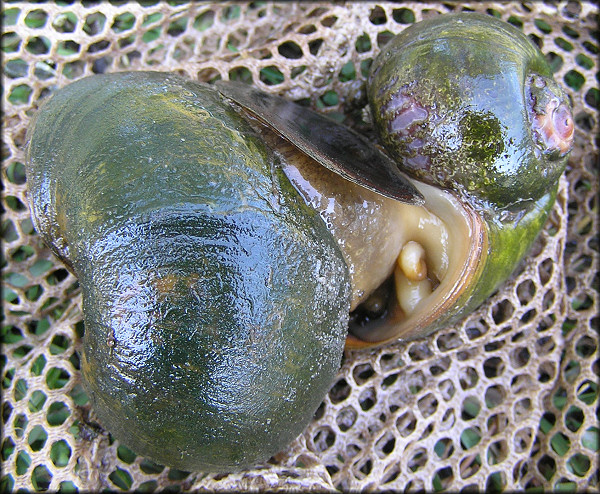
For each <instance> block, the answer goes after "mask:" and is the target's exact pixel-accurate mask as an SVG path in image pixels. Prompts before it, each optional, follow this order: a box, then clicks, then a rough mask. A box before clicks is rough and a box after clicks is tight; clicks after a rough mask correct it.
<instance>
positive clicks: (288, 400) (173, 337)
mask: <svg viewBox="0 0 600 494" xmlns="http://www.w3.org/2000/svg"><path fill="white" fill-rule="evenodd" d="M28 139H29V143H28V162H27V179H28V187H29V199H30V207H31V210H32V213H33V218H34V221H35V224H36V228H37V230H38V232H39V233H40V234H41V236H42V237H43V238H44V240H45V241H46V242H47V243H48V244H49V245H50V246H51V247H52V248H53V250H54V251H55V252H56V253H57V254H58V255H59V256H60V257H61V258H62V259H63V260H64V261H65V262H66V263H67V264H68V265H69V266H70V267H71V268H72V270H73V271H74V272H75V274H76V275H77V277H78V278H79V281H80V284H81V287H82V294H83V312H84V322H85V335H84V337H83V355H82V374H83V377H84V382H85V386H86V389H87V391H88V393H89V395H90V399H91V402H92V406H93V409H94V412H95V413H96V415H97V416H98V417H99V419H100V421H101V423H102V425H103V426H104V427H106V429H107V430H109V431H110V432H111V433H112V434H113V435H114V436H115V437H116V438H117V439H119V440H120V441H121V442H123V443H124V444H126V445H127V446H129V447H131V448H132V449H133V450H134V451H135V452H136V453H138V454H141V455H144V456H147V457H149V458H151V459H153V460H154V461H156V462H158V463H160V464H164V465H167V466H170V467H176V468H179V469H183V470H188V471H189V470H192V471H198V470H201V471H218V472H222V471H232V470H239V469H242V468H245V467H250V466H253V465H255V464H256V463H259V462H264V461H266V460H267V459H268V458H269V457H270V456H271V455H273V454H275V453H277V452H278V451H280V450H281V449H282V448H284V447H285V446H286V445H287V444H288V443H289V442H291V441H292V440H293V439H294V438H295V437H296V436H297V435H298V434H300V433H301V432H302V430H303V429H304V427H306V425H307V424H308V422H309V421H310V419H311V418H312V416H313V414H314V412H315V410H316V409H317V407H318V406H319V404H320V403H321V401H322V399H323V396H325V394H326V393H327V391H328V389H329V387H330V386H331V383H332V381H333V379H334V378H335V375H336V373H337V370H338V369H339V365H340V360H341V357H342V353H343V348H344V341H345V336H346V332H347V321H348V311H349V296H350V293H349V280H348V272H347V267H346V264H345V262H344V259H343V257H342V255H341V253H340V251H339V249H338V246H337V244H336V243H335V241H334V240H333V238H332V237H331V235H330V234H329V232H328V230H327V228H326V226H325V224H324V223H323V221H322V220H321V219H320V218H319V216H318V215H317V214H316V213H315V212H314V211H313V210H312V209H311V208H309V207H307V206H306V205H305V204H304V202H303V201H302V200H299V199H298V196H297V192H296V191H295V190H294V189H293V188H292V186H291V184H290V183H289V181H288V180H287V178H286V177H285V175H284V174H283V173H282V171H281V169H280V168H279V167H278V158H277V157H276V156H275V155H274V153H273V152H272V150H270V149H269V148H268V147H267V146H266V145H265V144H264V142H263V141H262V140H261V139H260V136H258V135H257V134H256V133H255V132H254V131H253V130H252V129H251V128H250V127H249V126H248V125H247V123H246V121H245V120H244V119H243V118H242V117H241V116H240V115H239V113H237V112H236V111H235V110H234V109H233V108H232V106H231V105H230V104H229V102H228V101H226V100H225V99H224V98H223V97H222V96H221V95H220V94H219V93H218V92H217V91H215V90H214V89H212V88H210V87H208V86H205V85H201V84H197V83H194V82H191V81H186V80H183V79H181V78H179V77H177V76H174V75H169V74H161V73H153V72H132V73H117V74H105V75H99V76H93V77H90V78H86V79H82V80H79V81H77V82H74V83H72V84H71V85H69V86H67V87H65V88H63V89H60V90H58V91H57V92H56V93H54V95H53V96H52V97H51V98H50V99H49V100H48V101H47V102H46V103H45V104H44V105H43V107H42V108H41V109H40V111H39V112H38V114H37V117H36V121H35V123H34V125H33V126H32V127H31V128H30V129H29V134H28Z"/></svg>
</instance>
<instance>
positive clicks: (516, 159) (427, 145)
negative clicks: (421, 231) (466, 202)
mask: <svg viewBox="0 0 600 494" xmlns="http://www.w3.org/2000/svg"><path fill="white" fill-rule="evenodd" d="M534 79H535V80H537V81H539V82H540V85H541V87H540V91H541V94H538V95H537V98H538V99H542V95H543V96H546V95H550V96H551V98H550V99H552V98H554V99H555V100H556V101H560V103H563V106H562V107H561V112H559V115H562V116H563V118H562V123H561V122H560V121H559V122H558V123H557V125H558V126H559V127H560V128H561V129H560V132H559V133H560V135H562V136H563V138H564V139H571V140H572V135H571V136H568V132H567V131H566V130H565V129H564V127H565V125H570V126H571V129H572V121H568V122H567V124H565V118H564V114H563V113H564V112H567V111H569V110H568V106H565V105H568V101H567V100H566V96H565V95H564V93H563V92H562V90H560V88H558V86H556V84H555V83H554V82H553V81H552V72H551V70H550V67H549V65H548V64H547V62H546V60H545V59H544V57H543V55H542V54H541V53H540V52H539V51H538V50H537V48H536V47H535V46H534V45H533V44H532V43H531V42H530V41H529V40H528V39H527V38H526V37H525V36H524V35H523V34H522V33H521V32H520V31H518V30H517V29H516V28H514V27H513V26H511V25H509V24H507V23H505V22H502V21H499V20H497V19H495V18H493V17H491V16H488V15H480V14H464V13H463V14H456V15H448V16H441V17H437V18H434V19H430V20H427V21H423V22H421V23H419V24H417V25H414V26H411V27H409V28H408V29H406V30H405V31H403V32H402V33H401V34H400V35H398V36H397V37H395V38H394V39H393V40H392V41H391V42H390V43H389V44H387V45H386V46H385V47H384V49H383V50H382V52H381V53H380V55H379V56H378V58H377V59H376V60H375V62H374V63H373V67H372V70H371V74H370V77H369V101H370V104H371V110H372V113H373V116H374V121H375V124H376V126H377V128H378V131H379V133H380V135H381V138H382V140H383V142H384V144H385V146H386V149H387V150H388V151H389V152H390V153H391V154H392V155H393V156H394V157H395V158H396V159H397V160H398V161H399V162H401V163H402V165H403V168H404V169H405V171H407V172H408V173H410V174H411V175H412V176H414V177H416V178H417V179H420V180H423V181H425V182H427V183H431V184H437V185H439V186H442V187H448V188H453V189H456V190H458V191H459V192H460V193H461V194H463V195H469V196H470V197H474V198H476V199H477V200H479V201H481V202H482V203H484V204H486V205H487V204H490V203H491V204H493V206H492V207H494V208H505V207H516V208H519V207H521V206H520V205H519V203H520V202H523V201H535V200H538V199H540V198H541V197H542V196H543V195H544V194H546V193H547V192H548V191H549V189H550V188H552V187H553V186H555V184H556V182H557V180H558V177H559V176H560V174H561V173H562V171H563V170H564V166H565V163H566V159H565V156H564V155H565V153H564V152H562V151H561V152H558V153H557V152H555V147H556V146H555V145H554V144H553V143H551V142H548V139H542V138H541V137H540V134H539V131H538V128H539V127H540V124H539V123H538V122H537V121H536V116H537V114H538V113H539V112H540V111H542V110H541V109H538V110H536V111H537V112H538V113H535V111H534V110H533V108H532V107H533V106H534V104H533V103H532V95H531V91H530V90H529V88H530V87H531V85H532V84H534V83H533V80H534ZM533 99H534V100H535V98H533ZM566 147H567V148H570V144H569V145H567V146H566Z"/></svg>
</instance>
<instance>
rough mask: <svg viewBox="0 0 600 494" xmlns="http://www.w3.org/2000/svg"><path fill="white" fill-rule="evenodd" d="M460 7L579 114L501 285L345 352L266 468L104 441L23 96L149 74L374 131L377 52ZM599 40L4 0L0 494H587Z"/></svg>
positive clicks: (245, 8) (273, 11)
mask: <svg viewBox="0 0 600 494" xmlns="http://www.w3.org/2000/svg"><path fill="white" fill-rule="evenodd" d="M461 9H469V10H476V11H480V12H487V13H489V14H491V15H496V16H498V17H500V18H502V19H504V20H506V21H508V22H510V23H512V24H514V25H516V26H518V27H520V28H522V29H523V31H524V32H525V33H526V34H527V35H529V36H530V37H531V39H532V40H533V41H534V42H535V43H536V44H537V45H538V46H539V47H540V49H541V50H542V52H544V54H545V55H546V56H547V58H548V60H549V61H550V63H551V64H552V67H553V68H554V70H555V77H556V79H557V80H558V81H559V82H560V83H561V84H562V85H563V86H564V87H565V89H566V90H567V92H568V94H569V95H570V97H571V99H572V102H573V107H574V115H575V119H576V134H575V149H574V150H573V153H572V155H571V158H570V160H569V165H568V169H567V173H566V178H565V179H564V180H563V182H562V187H561V192H560V195H559V198H558V201H557V204H556V207H555V208H554V211H553V213H552V216H551V219H550V221H549V222H548V224H547V225H546V227H545V229H544V231H543V233H542V235H541V237H540V239H539V240H538V241H537V243H536V244H535V247H534V250H533V252H532V253H531V255H530V256H529V257H528V258H527V259H526V261H524V262H523V263H522V264H521V266H520V268H519V269H518V271H517V272H516V273H515V275H514V276H513V277H512V278H511V279H510V280H508V281H507V282H506V283H505V284H504V285H503V286H502V288H501V289H500V290H499V291H498V292H497V293H496V294H495V295H494V296H493V297H491V299H490V300H489V301H488V302H486V303H485V304H484V305H483V306H482V307H481V308H480V309H479V310H478V311H477V312H476V313H474V314H472V315H471V316H470V317H468V318H467V319H466V320H465V321H463V322H462V323H461V324H459V325H457V326H456V327H453V328H447V329H445V330H443V331H441V332H439V333H437V334H435V335H433V336H431V337H429V338H427V339H423V340H418V341H414V342H409V343H395V344H391V345H387V346H385V347H383V348H379V349H375V350H371V351H355V352H350V353H348V354H347V355H346V358H345V360H344V363H343V366H342V368H341V370H340V372H339V376H338V379H337V382H336V383H335V385H334V386H333V388H332V389H331V391H330V393H329V395H328V396H327V397H326V398H325V399H324V401H323V404H322V405H321V407H320V408H319V410H318V412H317V414H316V416H315V418H314V420H313V422H312V423H311V424H310V426H309V427H308V428H307V429H306V431H305V432H304V433H303V434H302V435H301V436H300V437H299V438H298V439H297V440H296V441H295V442H294V443H293V444H292V445H291V446H290V447H289V448H288V449H287V450H286V451H283V452H282V453H280V454H279V455H277V456H276V457H275V458H273V459H272V460H271V461H270V462H269V463H268V464H267V465H265V466H264V467H263V468H261V469H258V470H252V471H247V472H243V473H239V474H231V475H219V476H216V475H211V474H200V473H190V472H181V471H178V470H173V469H168V468H164V467H162V466H159V465H156V464H154V463H152V462H150V461H148V460H146V459H144V458H141V457H139V456H136V455H135V454H133V453H132V452H131V451H129V450H128V449H127V448H126V447H125V446H123V445H119V444H118V443H117V442H114V441H113V440H112V438H111V437H110V435H109V434H108V432H106V431H105V430H103V429H102V427H101V425H100V424H98V423H97V422H96V420H95V417H94V413H93V410H90V407H89V404H88V401H87V397H86V396H85V393H84V392H83V390H82V386H81V381H80V375H79V357H78V355H79V350H80V345H81V341H80V335H81V333H82V331H83V326H82V323H81V313H80V295H79V289H78V285H77V281H76V279H75V278H74V277H73V276H72V275H71V274H69V273H68V272H67V270H66V269H65V268H64V267H63V266H62V265H61V264H60V263H59V262H58V261H57V260H56V259H55V258H53V256H52V255H51V253H50V251H49V250H48V249H47V248H45V247H44V246H43V245H42V243H41V241H40V239H39V237H38V236H37V234H36V233H35V231H34V229H33V227H32V223H31V220H30V217H29V211H28V209H27V207H26V199H25V180H26V178H25V176H24V165H23V163H24V150H23V144H24V136H25V131H26V129H27V126H28V124H29V121H30V117H31V116H32V114H33V113H34V112H35V109H36V107H37V106H38V102H39V100H40V99H41V98H42V97H43V96H44V95H46V94H48V93H49V92H51V91H53V90H54V89H55V88H57V87H61V86H64V85H66V84H68V83H69V82H71V81H73V80H75V79H79V78H81V77H84V76H87V75H91V74H93V73H98V72H108V71H117V70H142V69H153V70H161V71H172V72H177V73H180V74H182V75H185V76H187V77H189V78H192V79H197V80H202V81H214V80H216V79H218V78H222V79H228V78H229V79H237V80H243V81H247V82H248V81H251V82H252V83H253V84H254V85H256V86H257V87H259V88H260V89H262V90H264V91H268V92H274V93H278V94H281V95H283V96H285V97H287V98H288V99H291V100H296V101H299V100H300V101H302V102H303V103H304V104H308V105H310V106H312V107H313V108H317V109H319V110H321V111H323V112H327V113H330V114H331V115H333V116H335V117H337V118H338V119H344V121H345V123H347V124H348V125H352V126H354V127H356V128H357V129H360V130H362V131H365V132H369V131H370V129H369V128H368V124H367V123H366V122H365V121H363V119H362V117H363V116H364V113H363V112H362V109H363V108H364V106H365V101H364V97H363V96H362V95H363V94H364V93H363V92H362V91H361V86H362V84H363V83H364V81H365V78H366V74H367V71H368V68H369V65H370V62H371V61H372V59H373V57H374V56H375V55H376V54H377V53H378V52H379V50H380V48H381V46H382V45H383V44H384V43H385V42H386V41H387V40H388V39H389V38H390V36H392V35H393V34H395V33H397V32H399V31H401V30H402V29H403V28H405V27H406V26H407V25H409V24H411V23H413V22H415V21H419V20H421V19H423V18H426V17H428V16H433V15H438V14H439V13H443V12H448V11H452V10H461ZM597 23H598V10H597V7H596V6H595V5H594V4H592V3H591V2H590V3H588V2H576V1H569V2H557V1H548V2H519V3H504V2H497V3H486V2H483V3H479V2H477V3H472V4H461V5H460V6H459V4H456V3H450V2H449V3H431V4H424V3H411V2H408V3H366V2H357V3H329V2H325V3H322V4H319V3H306V4H300V3H270V2H252V3H227V2H226V3H218V4H211V3H199V2H198V3H195V2H192V3H188V2H181V1H168V2H164V3H163V2H158V1H150V0H147V1H141V2H139V3H129V2H123V1H110V2H100V1H83V2H81V3H76V2H74V1H73V0H63V1H56V2H50V3H39V4H38V3H29V2H21V3H8V2H7V3H5V4H4V5H3V33H2V54H3V57H4V59H3V78H2V87H3V90H2V91H3V93H2V98H3V101H2V103H3V124H4V134H3V144H2V156H3V165H2V179H3V183H4V194H3V197H2V205H3V207H4V208H5V214H4V217H3V220H2V240H3V255H4V258H3V265H2V266H3V287H4V289H3V301H4V320H3V325H2V338H3V356H2V427H3V435H2V437H3V439H2V445H1V447H2V480H1V482H2V484H1V488H2V490H4V489H14V490H18V489H20V488H23V489H24V490H26V491H31V490H48V489H49V490H58V489H61V490H64V491H68V490H84V491H96V490H101V489H104V488H108V489H111V490H112V489H122V490H130V489H131V490H155V489H156V490H158V489H160V490H162V489H165V488H169V489H172V490H182V491H185V490H189V489H196V490H211V491H212V490H226V489H234V490H246V489H277V488H282V489H283V488H286V489H291V490H307V489H310V490H335V489H340V490H349V489H351V490H362V489H365V490H369V489H386V490H405V489H406V490H410V489H413V490H419V489H424V490H427V491H440V490H452V491H457V490H461V489H463V488H469V487H470V488H473V489H490V490H492V491H501V490H512V489H534V488H536V487H537V488H539V487H543V488H544V489H550V490H551V489H589V488H593V489H597V488H598V486H599V482H598V480H599V479H598V477H599V470H598V460H597V454H598V449H599V428H598V416H597V413H598V408H599V407H598V405H599V400H598V374H599V362H598V334H597V332H598V326H599V319H598V315H597V313H598V291H599V285H600V280H599V277H598V250H599V244H598V233H597V231H598V219H597V213H598V141H597V138H596V137H595V136H596V135H597V134H598V115H597V110H598V101H599V92H598V87H597V82H598V80H597V74H598V61H597V55H598V45H599V42H598V24H597Z"/></svg>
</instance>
